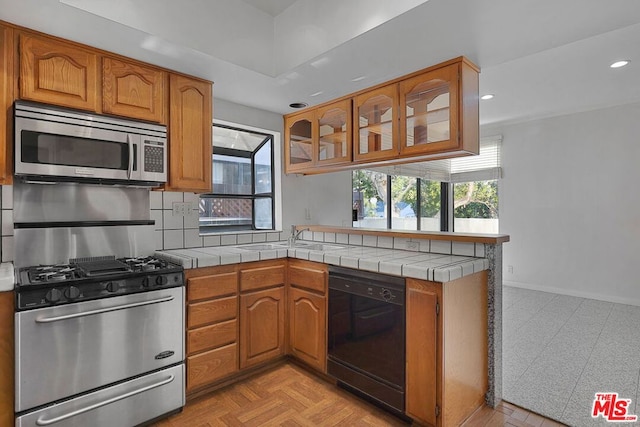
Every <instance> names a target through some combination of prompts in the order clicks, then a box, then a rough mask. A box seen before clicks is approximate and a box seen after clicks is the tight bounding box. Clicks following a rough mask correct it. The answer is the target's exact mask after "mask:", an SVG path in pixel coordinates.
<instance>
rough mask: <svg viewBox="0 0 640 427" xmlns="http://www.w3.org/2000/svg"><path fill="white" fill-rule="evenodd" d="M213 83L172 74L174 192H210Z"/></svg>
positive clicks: (171, 178)
mask: <svg viewBox="0 0 640 427" xmlns="http://www.w3.org/2000/svg"><path fill="white" fill-rule="evenodd" d="M211 96H212V85H211V83H210V82H206V81H204V80H199V79H193V78H189V77H185V76H181V75H177V74H171V75H170V77H169V182H168V183H167V185H166V187H165V189H166V190H172V191H193V192H196V193H207V192H211V162H212V158H211V154H212V146H211V145H212V141H211V128H212V126H213V115H212V114H213V112H212V98H211Z"/></svg>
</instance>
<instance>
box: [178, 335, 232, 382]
mask: <svg viewBox="0 0 640 427" xmlns="http://www.w3.org/2000/svg"><path fill="white" fill-rule="evenodd" d="M237 371H238V345H237V344H236V343H233V344H229V345H227V346H225V347H220V348H217V349H215V350H211V351H207V352H205V353H200V354H197V355H195V356H189V357H187V393H188V392H191V391H193V390H195V389H197V388H199V387H203V386H205V385H208V384H212V383H214V382H216V381H217V380H219V379H221V378H224V377H226V376H227V375H230V374H233V373H234V372H237Z"/></svg>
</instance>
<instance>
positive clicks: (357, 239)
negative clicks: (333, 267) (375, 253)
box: [349, 234, 362, 246]
mask: <svg viewBox="0 0 640 427" xmlns="http://www.w3.org/2000/svg"><path fill="white" fill-rule="evenodd" d="M349 244H350V245H358V246H362V234H349Z"/></svg>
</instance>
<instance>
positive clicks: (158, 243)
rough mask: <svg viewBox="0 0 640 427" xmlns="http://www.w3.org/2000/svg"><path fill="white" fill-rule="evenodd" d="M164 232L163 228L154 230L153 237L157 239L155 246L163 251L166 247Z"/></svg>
mask: <svg viewBox="0 0 640 427" xmlns="http://www.w3.org/2000/svg"><path fill="white" fill-rule="evenodd" d="M162 237H163V233H162V230H156V231H154V232H153V238H154V240H155V248H156V250H157V251H161V250H163V249H164V244H163V243H162Z"/></svg>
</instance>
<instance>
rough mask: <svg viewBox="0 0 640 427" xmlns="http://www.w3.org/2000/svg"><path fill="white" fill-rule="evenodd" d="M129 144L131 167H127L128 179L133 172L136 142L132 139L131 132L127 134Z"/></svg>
mask: <svg viewBox="0 0 640 427" xmlns="http://www.w3.org/2000/svg"><path fill="white" fill-rule="evenodd" d="M127 144H128V145H129V167H128V168H127V179H131V174H132V173H133V155H134V153H133V149H134V144H133V141H131V134H127Z"/></svg>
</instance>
